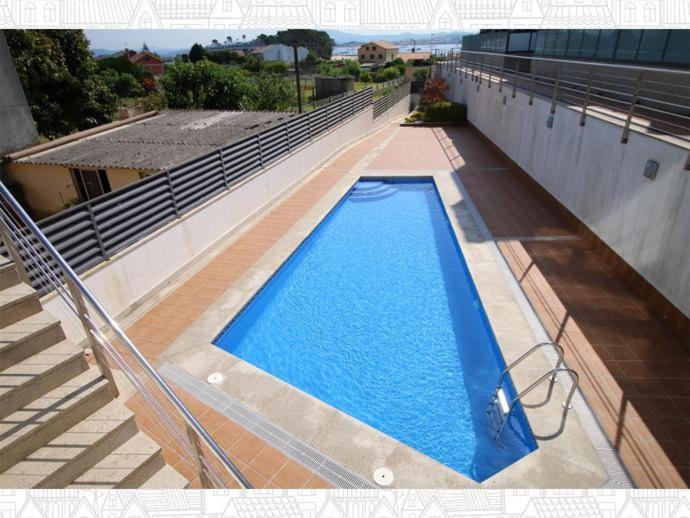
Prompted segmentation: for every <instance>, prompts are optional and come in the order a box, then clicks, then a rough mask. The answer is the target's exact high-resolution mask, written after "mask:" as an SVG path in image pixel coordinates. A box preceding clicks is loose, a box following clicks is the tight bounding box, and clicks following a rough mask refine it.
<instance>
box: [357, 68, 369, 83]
mask: <svg viewBox="0 0 690 518" xmlns="http://www.w3.org/2000/svg"><path fill="white" fill-rule="evenodd" d="M359 80H360V81H361V82H362V83H371V74H370V73H369V72H366V71H365V72H362V73H361V74H360V76H359Z"/></svg>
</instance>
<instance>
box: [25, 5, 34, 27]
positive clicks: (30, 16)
mask: <svg viewBox="0 0 690 518" xmlns="http://www.w3.org/2000/svg"><path fill="white" fill-rule="evenodd" d="M24 19H25V20H26V21H27V22H35V21H36V4H34V3H33V2H29V3H28V4H26V5H25V6H24Z"/></svg>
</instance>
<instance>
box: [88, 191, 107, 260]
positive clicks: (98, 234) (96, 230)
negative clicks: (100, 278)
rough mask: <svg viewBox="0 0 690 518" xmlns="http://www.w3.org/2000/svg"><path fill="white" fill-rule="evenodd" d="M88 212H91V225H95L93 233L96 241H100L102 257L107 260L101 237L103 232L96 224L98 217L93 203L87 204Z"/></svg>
mask: <svg viewBox="0 0 690 518" xmlns="http://www.w3.org/2000/svg"><path fill="white" fill-rule="evenodd" d="M86 210H88V211H89V217H90V218H91V224H92V225H93V231H94V234H95V235H96V241H98V247H99V248H100V249H101V255H103V259H107V258H108V256H107V255H106V252H105V245H104V244H103V238H102V237H101V231H100V229H99V228H98V224H97V223H96V215H95V214H94V213H93V206H92V205H91V202H90V201H89V202H86Z"/></svg>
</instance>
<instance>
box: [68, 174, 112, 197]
mask: <svg viewBox="0 0 690 518" xmlns="http://www.w3.org/2000/svg"><path fill="white" fill-rule="evenodd" d="M72 180H73V181H74V186H75V187H76V189H77V192H78V193H79V198H80V199H81V201H87V200H91V199H93V198H96V197H97V196H101V195H102V194H105V193H107V192H110V190H111V189H110V181H108V175H107V174H106V172H105V169H98V170H97V171H94V170H93V169H72Z"/></svg>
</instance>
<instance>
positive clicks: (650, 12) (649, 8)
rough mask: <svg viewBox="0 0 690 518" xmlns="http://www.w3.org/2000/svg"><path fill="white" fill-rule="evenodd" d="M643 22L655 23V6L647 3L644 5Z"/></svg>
mask: <svg viewBox="0 0 690 518" xmlns="http://www.w3.org/2000/svg"><path fill="white" fill-rule="evenodd" d="M644 21H645V22H653V21H656V5H654V4H653V3H651V2H647V3H646V4H644Z"/></svg>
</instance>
